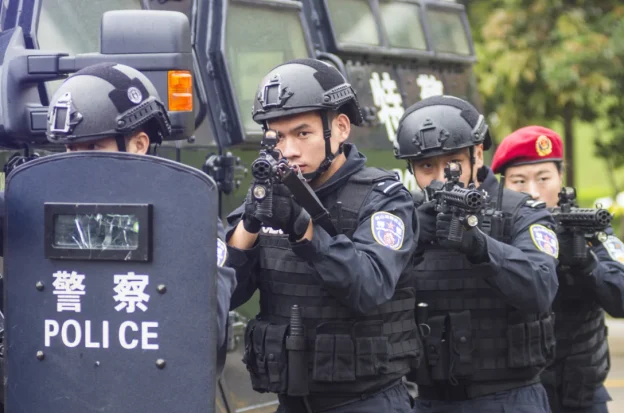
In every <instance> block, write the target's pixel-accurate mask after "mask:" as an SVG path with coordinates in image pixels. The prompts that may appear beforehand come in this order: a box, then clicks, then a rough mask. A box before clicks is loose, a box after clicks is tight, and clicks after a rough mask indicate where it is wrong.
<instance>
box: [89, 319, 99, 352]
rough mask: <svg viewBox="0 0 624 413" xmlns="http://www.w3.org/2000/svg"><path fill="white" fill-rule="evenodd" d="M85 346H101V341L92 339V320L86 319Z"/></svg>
mask: <svg viewBox="0 0 624 413" xmlns="http://www.w3.org/2000/svg"><path fill="white" fill-rule="evenodd" d="M85 347H86V348H100V343H98V342H95V341H91V321H89V320H86V321H85Z"/></svg>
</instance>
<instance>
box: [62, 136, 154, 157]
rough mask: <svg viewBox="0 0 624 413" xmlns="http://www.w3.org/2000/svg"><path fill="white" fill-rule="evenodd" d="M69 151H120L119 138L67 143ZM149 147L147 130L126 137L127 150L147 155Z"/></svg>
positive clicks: (66, 147) (66, 146)
mask: <svg viewBox="0 0 624 413" xmlns="http://www.w3.org/2000/svg"><path fill="white" fill-rule="evenodd" d="M65 149H66V151H67V152H81V151H101V152H118V151H119V148H118V147H117V140H116V139H115V138H104V139H100V140H98V141H95V142H81V143H75V144H71V145H65ZM148 149H149V136H147V134H146V133H145V132H138V133H136V134H134V135H133V136H131V137H129V138H126V152H128V153H134V154H138V155H145V154H146V153H147V150H148Z"/></svg>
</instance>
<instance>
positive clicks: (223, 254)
mask: <svg viewBox="0 0 624 413" xmlns="http://www.w3.org/2000/svg"><path fill="white" fill-rule="evenodd" d="M226 259H227V247H226V246H225V242H223V241H221V239H220V238H217V267H223V264H225V260H226Z"/></svg>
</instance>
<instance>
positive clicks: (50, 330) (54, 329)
mask: <svg viewBox="0 0 624 413" xmlns="http://www.w3.org/2000/svg"><path fill="white" fill-rule="evenodd" d="M44 325H45V327H44V334H43V337H44V344H45V346H46V347H50V338H52V337H56V336H57V335H58V333H59V323H58V322H57V321H55V320H45V323H44Z"/></svg>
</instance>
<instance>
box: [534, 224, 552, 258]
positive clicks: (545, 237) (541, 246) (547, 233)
mask: <svg viewBox="0 0 624 413" xmlns="http://www.w3.org/2000/svg"><path fill="white" fill-rule="evenodd" d="M529 232H530V233H531V239H532V240H533V243H534V244H535V246H536V247H537V249H538V250H540V251H542V252H545V253H546V254H548V255H550V256H552V257H555V258H557V257H559V240H558V239H557V235H556V234H555V233H554V232H553V231H552V230H550V229H548V228H546V227H545V226H543V225H540V224H533V225H531V226H530V227H529Z"/></svg>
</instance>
